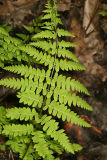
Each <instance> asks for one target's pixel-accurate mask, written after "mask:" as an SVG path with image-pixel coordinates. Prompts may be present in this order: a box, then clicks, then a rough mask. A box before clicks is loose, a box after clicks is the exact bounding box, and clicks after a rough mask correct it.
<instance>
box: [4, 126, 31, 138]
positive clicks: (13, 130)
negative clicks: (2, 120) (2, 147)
mask: <svg viewBox="0 0 107 160" xmlns="http://www.w3.org/2000/svg"><path fill="white" fill-rule="evenodd" d="M33 130H34V128H33V125H32V124H27V125H20V124H18V125H17V124H12V125H4V126H3V131H2V134H4V135H6V136H9V135H10V136H13V137H17V136H22V135H30V134H31V133H32V132H33Z"/></svg>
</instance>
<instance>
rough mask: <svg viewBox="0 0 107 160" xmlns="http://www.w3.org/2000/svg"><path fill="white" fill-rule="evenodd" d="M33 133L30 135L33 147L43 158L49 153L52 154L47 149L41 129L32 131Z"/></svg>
mask: <svg viewBox="0 0 107 160" xmlns="http://www.w3.org/2000/svg"><path fill="white" fill-rule="evenodd" d="M33 135H34V136H33V137H32V139H33V142H34V143H35V145H34V148H35V149H36V151H37V152H38V154H39V155H40V156H41V157H43V158H46V157H47V156H50V155H51V156H52V154H53V151H52V150H50V149H49V144H48V143H47V142H46V140H45V134H44V133H43V132H42V131H36V132H34V133H33ZM52 157H53V156H52ZM53 159H54V157H53Z"/></svg>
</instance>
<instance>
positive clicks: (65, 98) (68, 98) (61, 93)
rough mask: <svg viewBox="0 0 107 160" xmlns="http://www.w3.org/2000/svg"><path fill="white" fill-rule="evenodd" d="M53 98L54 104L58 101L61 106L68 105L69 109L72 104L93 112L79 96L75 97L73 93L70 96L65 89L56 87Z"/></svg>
mask: <svg viewBox="0 0 107 160" xmlns="http://www.w3.org/2000/svg"><path fill="white" fill-rule="evenodd" d="M53 97H54V100H55V101H56V102H57V101H59V102H60V103H61V104H65V105H66V104H68V105H69V106H70V107H71V104H73V106H77V107H81V108H83V109H86V110H89V111H92V110H93V108H92V107H91V106H90V105H89V104H88V103H87V102H86V101H84V100H83V99H82V98H80V97H79V96H76V94H75V93H73V94H71V93H70V92H68V91H67V90H65V89H60V88H58V87H56V88H55V89H54V95H53Z"/></svg>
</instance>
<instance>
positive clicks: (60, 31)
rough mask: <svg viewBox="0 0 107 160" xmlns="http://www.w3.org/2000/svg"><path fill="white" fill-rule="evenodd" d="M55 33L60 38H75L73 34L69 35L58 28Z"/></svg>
mask: <svg viewBox="0 0 107 160" xmlns="http://www.w3.org/2000/svg"><path fill="white" fill-rule="evenodd" d="M56 32H57V34H58V36H59V37H62V36H69V37H75V36H74V35H73V34H71V33H70V32H68V31H66V30H64V29H60V28H58V29H57V31H56Z"/></svg>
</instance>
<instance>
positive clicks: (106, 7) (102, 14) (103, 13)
mask: <svg viewBox="0 0 107 160" xmlns="http://www.w3.org/2000/svg"><path fill="white" fill-rule="evenodd" d="M105 10H106V11H101V12H99V14H100V15H101V16H103V17H105V16H107V5H106V6H105Z"/></svg>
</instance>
